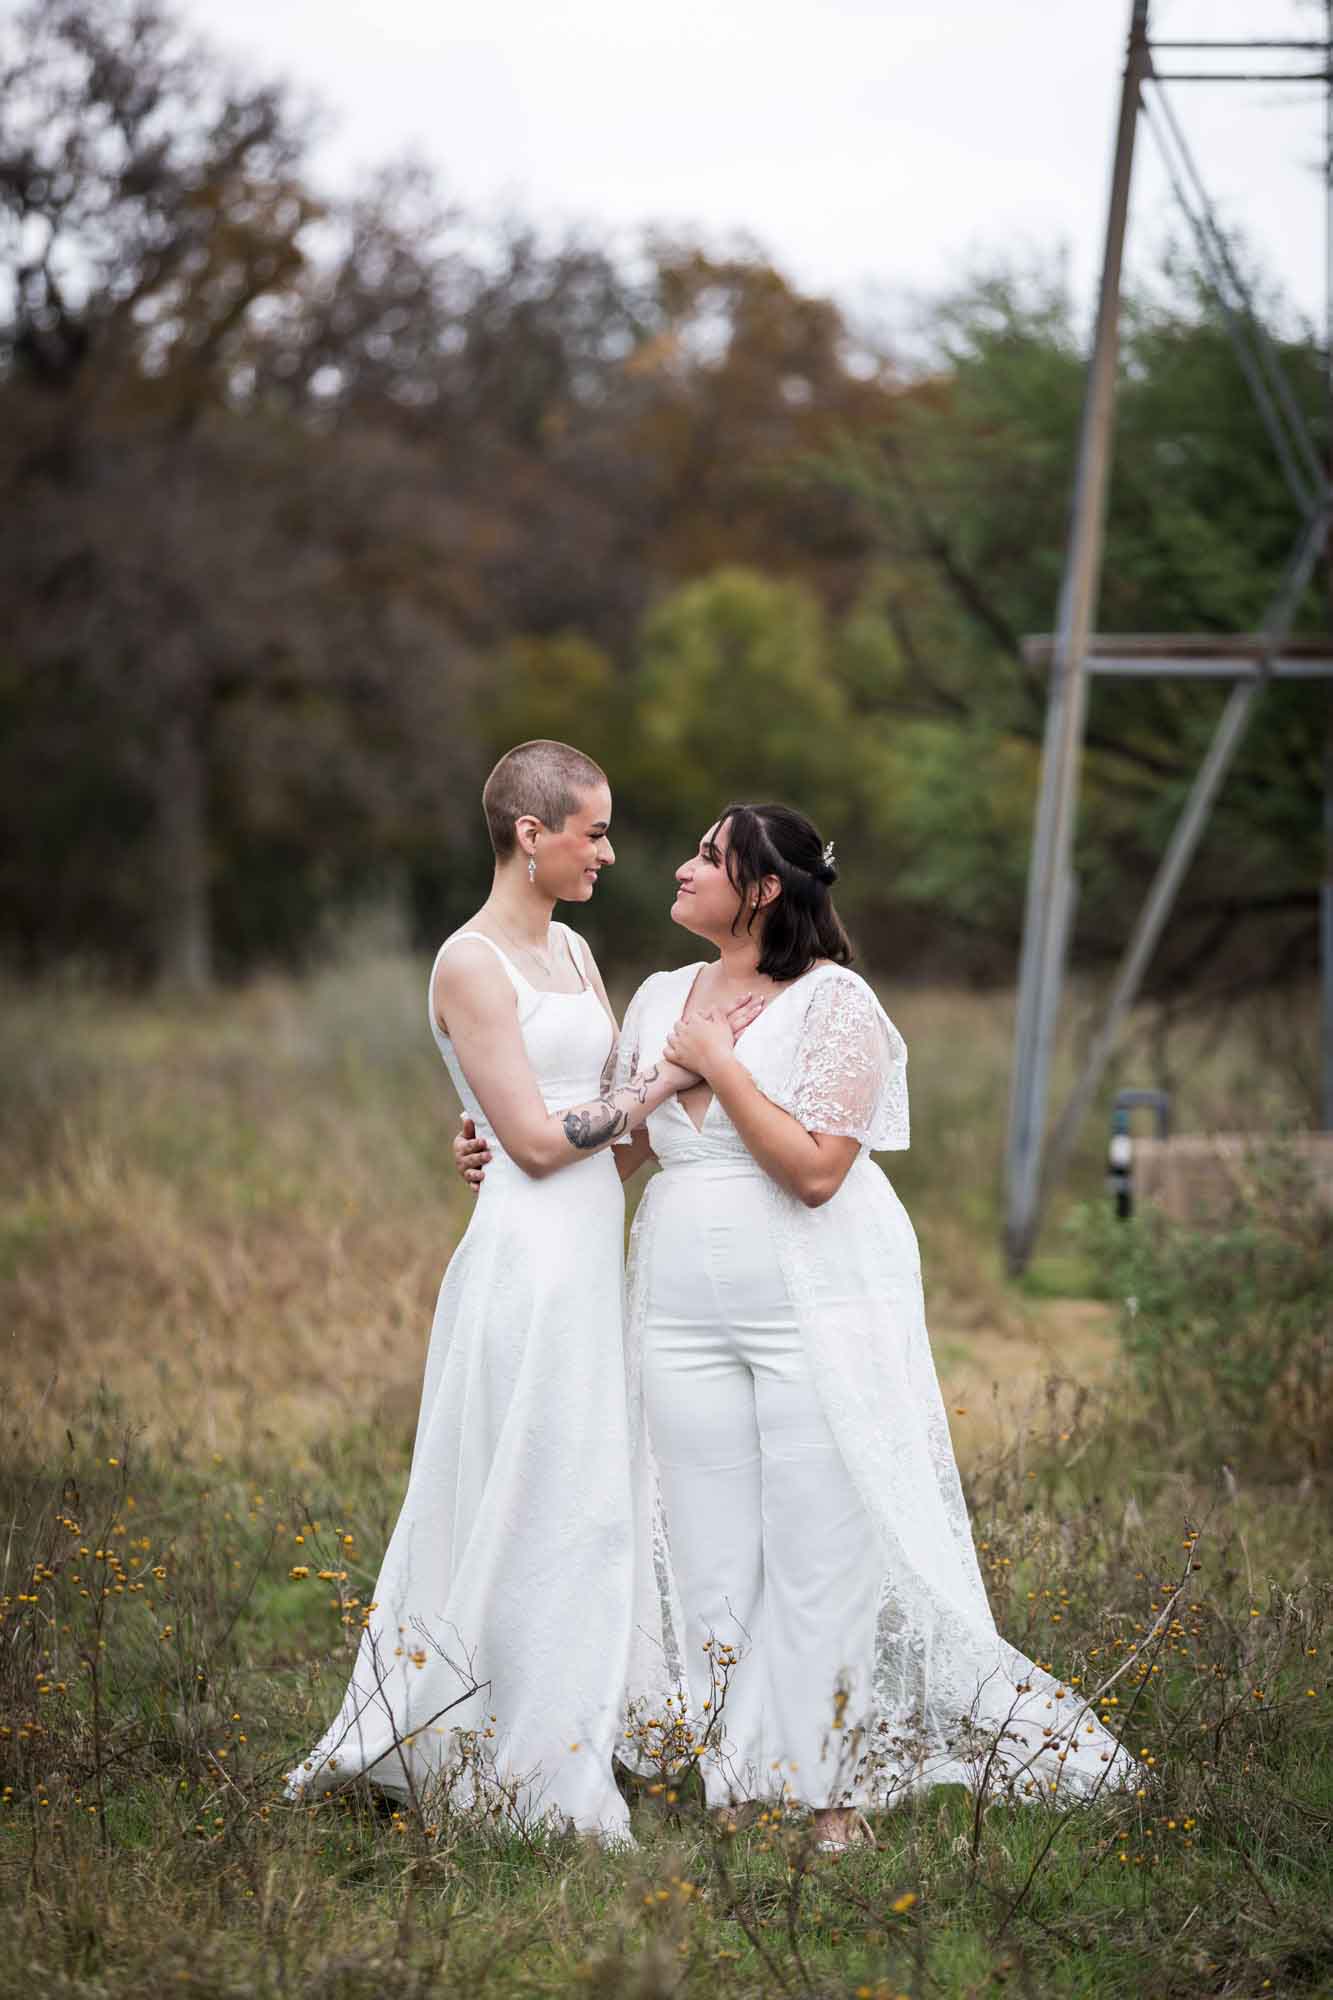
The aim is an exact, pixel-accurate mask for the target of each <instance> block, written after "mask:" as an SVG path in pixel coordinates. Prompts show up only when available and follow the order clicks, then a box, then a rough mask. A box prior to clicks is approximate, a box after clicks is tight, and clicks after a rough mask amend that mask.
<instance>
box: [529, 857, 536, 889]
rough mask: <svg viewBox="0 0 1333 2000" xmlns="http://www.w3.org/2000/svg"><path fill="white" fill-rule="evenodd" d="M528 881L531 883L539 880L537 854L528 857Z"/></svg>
mask: <svg viewBox="0 0 1333 2000" xmlns="http://www.w3.org/2000/svg"><path fill="white" fill-rule="evenodd" d="M528 880H529V882H535V881H536V880H537V857H536V855H535V854H530V855H529V856H528Z"/></svg>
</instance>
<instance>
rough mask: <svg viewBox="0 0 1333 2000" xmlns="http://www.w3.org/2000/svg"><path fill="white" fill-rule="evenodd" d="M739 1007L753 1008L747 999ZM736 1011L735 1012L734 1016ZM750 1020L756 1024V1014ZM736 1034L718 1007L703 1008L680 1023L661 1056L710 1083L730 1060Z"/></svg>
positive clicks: (668, 1039) (674, 1029) (751, 1015)
mask: <svg viewBox="0 0 1333 2000" xmlns="http://www.w3.org/2000/svg"><path fill="white" fill-rule="evenodd" d="M740 1004H741V1008H748V1007H750V1005H751V1003H750V1002H749V1000H748V999H747V1000H745V1001H742V1002H741V1003H740ZM762 1004H763V1003H762V1002H760V1005H762ZM737 1011H739V1010H738V1009H733V1012H737ZM748 1018H749V1019H751V1020H753V1018H754V1014H753V1012H750V1014H749V1016H748ZM736 1032H737V1031H734V1030H733V1028H732V1023H731V1017H730V1015H727V1014H722V1013H720V1012H719V1011H718V1010H717V1009H716V1008H715V1007H704V1008H701V1009H700V1010H699V1012H698V1013H697V1014H690V1015H688V1016H687V1017H686V1018H685V1019H683V1020H680V1021H677V1023H676V1025H675V1027H674V1028H673V1029H672V1030H671V1033H670V1034H669V1035H668V1036H667V1039H666V1046H665V1048H664V1049H663V1050H662V1054H663V1055H664V1056H665V1057H666V1059H667V1061H668V1062H669V1063H675V1065H676V1067H677V1068H678V1069H685V1070H692V1071H693V1073H694V1075H695V1076H697V1077H699V1078H700V1079H701V1080H702V1081H703V1082H705V1083H711V1081H712V1077H713V1071H714V1070H715V1069H717V1068H718V1067H719V1066H720V1065H721V1064H722V1063H724V1062H727V1061H729V1059H730V1057H731V1052H732V1050H733V1049H734V1048H735V1046H736Z"/></svg>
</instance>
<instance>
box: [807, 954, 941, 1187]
mask: <svg viewBox="0 0 1333 2000" xmlns="http://www.w3.org/2000/svg"><path fill="white" fill-rule="evenodd" d="M781 1103H782V1108H783V1110H784V1111H789V1112H790V1113H791V1115H792V1117H793V1118H796V1119H798V1120H799V1122H800V1123H801V1124H802V1125H804V1127H805V1129H806V1131H807V1132H825V1133H827V1134H829V1136H830V1137H834V1138H840V1139H858V1140H859V1141H860V1142H861V1144H862V1145H863V1146H867V1147H869V1149H870V1151H871V1152H872V1153H895V1152H905V1151H906V1149H907V1146H908V1144H909V1143H910V1140H909V1130H908V1116H907V1044H906V1043H905V1042H904V1040H903V1038H902V1036H901V1035H900V1034H899V1033H898V1030H897V1029H896V1028H895V1027H894V1025H893V1023H892V1021H891V1020H890V1019H889V1017H888V1015H887V1014H886V1013H885V1012H884V1009H883V1008H882V1007H881V1006H880V1004H879V1002H878V1000H876V998H875V996H874V994H873V993H872V992H871V990H870V988H869V987H868V986H867V985H866V983H865V981H864V980H863V979H860V978H858V977H857V976H856V974H855V973H833V974H831V975H830V976H829V977H827V978H825V979H821V980H820V982H819V984H818V985H817V987H816V988H815V991H814V993H813V994H812V995H811V997H810V1004H809V1006H808V1007H807V1008H806V1012H805V1020H804V1022H803V1024H802V1029H801V1036H800V1040H799V1042H798V1043H797V1048H796V1055H795V1058H794V1060H793V1063H792V1070H791V1076H790V1078H789V1079H788V1082H787V1087H786V1089H785V1090H784V1091H783V1092H782V1095H781Z"/></svg>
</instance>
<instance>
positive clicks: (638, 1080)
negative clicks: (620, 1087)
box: [625, 1063, 662, 1104]
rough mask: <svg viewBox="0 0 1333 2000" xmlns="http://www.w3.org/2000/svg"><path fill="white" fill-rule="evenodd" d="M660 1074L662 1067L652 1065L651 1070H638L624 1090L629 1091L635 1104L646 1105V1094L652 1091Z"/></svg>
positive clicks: (657, 1064) (655, 1064)
mask: <svg viewBox="0 0 1333 2000" xmlns="http://www.w3.org/2000/svg"><path fill="white" fill-rule="evenodd" d="M661 1074H662V1065H661V1064H660V1063H654V1064H653V1066H652V1068H651V1069H645V1070H640V1072H639V1074H638V1075H637V1076H632V1077H631V1078H630V1080H629V1082H628V1083H627V1084H626V1085H625V1089H626V1090H627V1091H629V1093H630V1095H631V1096H632V1097H633V1098H634V1099H635V1100H636V1102H638V1103H639V1104H646V1103H647V1102H648V1092H649V1091H650V1090H651V1089H652V1087H653V1085H654V1084H655V1083H656V1082H657V1079H658V1077H659V1076H660V1075H661Z"/></svg>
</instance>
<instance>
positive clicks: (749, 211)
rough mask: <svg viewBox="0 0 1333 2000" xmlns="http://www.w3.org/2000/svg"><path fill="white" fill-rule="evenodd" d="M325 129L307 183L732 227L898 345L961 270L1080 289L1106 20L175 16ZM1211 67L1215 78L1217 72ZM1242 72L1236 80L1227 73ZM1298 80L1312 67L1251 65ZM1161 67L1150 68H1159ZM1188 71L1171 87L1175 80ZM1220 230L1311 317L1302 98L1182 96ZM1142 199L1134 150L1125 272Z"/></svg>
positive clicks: (1199, 21) (1102, 180)
mask: <svg viewBox="0 0 1333 2000" xmlns="http://www.w3.org/2000/svg"><path fill="white" fill-rule="evenodd" d="M184 11H185V13H186V15H187V17H188V18H190V19H192V20H193V21H194V22H195V23H196V24H197V25H198V26H199V27H200V28H201V29H203V30H204V31H205V33H207V34H208V35H209V36H210V37H211V39H212V40H213V41H214V42H215V43H216V44H217V45H218V46H220V47H221V48H224V49H227V50H230V51H233V52H235V53H236V54H238V55H240V56H241V57H243V58H244V60H245V63H246V66H247V67H248V68H249V69H251V70H252V71H253V70H258V71H261V72H274V71H276V72H278V73H280V74H283V75H285V76H287V77H288V78H290V79H291V80H292V81H294V82H295V83H297V84H298V85H299V86H302V87H304V88H305V89H306V90H308V91H309V92H311V93H313V94H314V95H315V96H316V97H317V98H318V99H319V100H320V101H321V102H322V103H323V104H324V105H325V106H326V107H327V108H328V111H329V113H330V114H331V117H330V122H329V126H328V131H327V136H326V138H325V139H324V141H323V143H322V146H321V149H320V153H319V167H320V171H321V172H322V174H323V175H324V176H325V178H326V181H327V182H328V183H329V184H331V185H341V186H346V185H348V184H349V183H350V182H351V181H352V180H353V179H354V177H355V176H356V175H357V173H358V172H360V171H361V170H363V169H365V168H366V167H368V166H370V165H373V164H375V163H378V162H380V161H383V160H385V159H389V158H393V157H398V156H401V155H402V154H403V153H404V152H405V151H409V150H410V151H414V152H416V153H418V154H421V155H423V156H425V157H426V158H427V159H429V160H430V161H432V162H433V163H434V164H435V165H436V167H437V168H438V169H439V171H440V174H441V177H442V180H443V183H444V185H445V187H446V189H447V190H449V191H450V192H452V193H453V194H454V195H455V196H456V197H457V198H458V199H459V200H461V201H463V202H464V203H466V204H468V205H470V206H472V207H474V208H479V209H481V210H483V211H487V212H493V211H498V210H499V209H501V208H503V207H505V206H506V205H508V206H511V207H513V208H515V209H517V210H519V211H521V212H522V213H524V214H527V215H530V216H532V217H534V218H537V219H540V220H544V221H546V222H551V223H559V222H578V223H581V224H584V225H589V226H591V227H593V228H594V229H597V230H598V231H605V232H607V233H608V234H612V235H615V236H617V237H619V236H621V235H622V234H625V233H630V232H632V231H633V230H634V228H635V227H636V226H637V225H640V224H643V223H647V222H659V223H667V224H681V225H684V226H686V227H694V228H696V229H700V230H702V231H704V232H706V233H707V234H708V235H709V237H710V238H714V239H716V238H721V237H724V236H725V235H726V234H727V233H728V232H732V231H737V230H741V231H746V232H749V233H750V234H752V235H753V236H755V237H756V238H758V239H759V241H760V242H761V243H762V244H763V245H764V247H765V248H766V249H767V250H768V252H769V254H770V255H772V256H773V257H774V258H775V259H776V260H777V262H778V263H779V264H780V265H782V266H783V268H785V269H786V270H788V271H789V272H790V273H791V274H792V275H793V276H794V277H795V278H796V279H797V280H798V281H799V282H800V283H802V284H804V285H806V286H808V287H812V288H818V289H821V290H827V291H830V292H832V293H833V294H835V295H836V296H837V297H839V298H840V299H841V300H842V301H843V302H844V303H845V304H847V305H848V306H849V307H851V308H852V309H853V311H861V310H864V309H865V307H866V306H867V304H868V303H870V302H874V303H875V304H876V306H877V308H878V310H879V312H880V313H881V314H882V315H883V316H884V317H885V318H886V319H887V321H888V323H889V324H890V325H893V324H900V325H903V324H906V323H907V321H908V319H909V317H910V303H909V301H910V297H911V295H912V294H914V293H923V292H925V293H928V292H930V291H931V290H933V289H937V288H940V287H942V286H945V285H947V284H949V283H950V282H951V281H953V280H954V279H956V278H957V277H958V276H959V275H960V273H961V272H962V271H963V270H964V269H965V268H966V267H967V265H968V263H969V261H971V262H973V263H978V262H984V261H986V260H987V259H989V258H992V257H994V256H996V255H1006V256H1010V257H1026V256H1029V255H1031V254H1032V253H1039V254H1041V253H1045V252H1047V251H1048V250H1050V249H1051V248H1053V247H1058V246H1065V247H1066V248H1067V250H1068V253H1069V257H1070V263H1071V271H1072V275H1073V278H1074V282H1075V285H1076V288H1077V293H1078V296H1079V298H1080V300H1081V301H1082V302H1084V303H1086V302H1087V301H1088V300H1090V298H1091V295H1092V288H1093V284H1094V281H1095V273H1096V270H1097V267H1098V263H1099V260H1100V248H1101V235H1102V230H1103V227H1104V220H1105V207H1106V184H1107V177H1108V173H1109V166H1110V145H1111V137H1112V127H1113V123H1114V118H1115V111H1116V105H1117V101H1118V92H1119V78H1120V69H1121V65H1122V57H1123V45H1124V39H1125V33H1126V29H1127V26H1128V21H1129V0H933V3H932V0H674V4H671V5H663V4H661V0H654V4H651V5H650V4H648V3H647V0H556V4H552V0H467V4H464V0H228V4H227V6H226V7H225V8H219V7H218V6H217V5H216V4H215V0H184ZM1323 24H1324V9H1323V5H1322V4H1321V0H1154V5H1153V9H1152V32H1153V34H1154V35H1155V36H1156V37H1158V38H1165V37H1187V36H1191V35H1195V36H1197V35H1202V34H1211V35H1214V36H1243V35H1256V34H1262V35H1269V36H1282V35H1302V36H1305V37H1313V36H1315V35H1317V34H1319V33H1320V32H1321V31H1322V28H1323ZM1214 60H1217V59H1214ZM1235 60H1239V59H1235ZM1267 60H1268V61H1269V62H1274V61H1294V62H1296V63H1297V64H1298V66H1300V67H1302V68H1305V67H1309V66H1311V63H1310V59H1307V60H1306V61H1301V60H1300V59H1290V58H1269V59H1267ZM1162 61H1163V65H1165V61H1166V58H1162ZM1191 66H1194V65H1193V64H1192V65H1191ZM1175 99H1176V106H1177V110H1178V111H1179V113H1180V114H1181V116H1182V118H1183V121H1184V123H1185V125H1186V129H1187V132H1188V135H1189V137H1190V139H1191V141H1192V143H1193V145H1194V147H1195V151H1196V156H1197V158H1198V160H1199V163H1200V165H1201V167H1202V170H1203V172H1204V176H1205V179H1206V180H1207V182H1208V184H1209V187H1210V190H1211V192H1212V193H1213V195H1214V197H1215V199H1216V200H1217V202H1218V204H1219V206H1220V208H1221V212H1222V214H1223V216H1224V218H1225V219H1226V220H1228V221H1229V222H1232V223H1235V224H1238V225H1240V226H1241V227H1242V228H1243V229H1244V230H1245V232H1246V234H1247V236H1248V238H1249V240H1250V242H1251V245H1252V246H1253V247H1254V249H1255V250H1257V251H1258V252H1259V253H1260V255H1261V257H1262V260H1263V263H1264V266H1265V268H1266V272H1267V275H1268V276H1269V277H1270V278H1271V279H1273V280H1275V281H1277V282H1278V283H1279V284H1280V285H1281V286H1282V287H1283V289H1284V290H1285V291H1286V293H1287V295H1288V297H1289V299H1290V300H1291V301H1292V303H1293V304H1294V305H1295V306H1296V307H1297V308H1298V309H1300V310H1301V311H1303V312H1304V313H1306V314H1307V315H1309V316H1310V317H1312V318H1316V319H1318V320H1319V321H1321V322H1322V317H1323V298H1324V287H1325V274H1324V267H1325V251H1324V236H1325V229H1324V215H1323V198H1322V189H1321V186H1320V183H1319V181H1318V179H1317V169H1318V165H1319V162H1320V158H1321V154H1322V147H1323V102H1322V99H1323V93H1322V90H1321V88H1320V87H1319V86H1318V85H1304V86H1285V87H1271V88H1268V87H1262V86H1255V87H1242V86H1239V85H1232V86H1212V85H1207V86H1200V85H1189V86H1184V85H1182V86H1180V87H1179V88H1178V89H1177V91H1176V93H1175ZM1166 214H1167V199H1166V196H1165V193H1164V184H1163V180H1162V176H1161V173H1160V169H1159V168H1158V166H1157V162H1156V158H1155V155H1154V153H1153V151H1152V147H1151V144H1150V142H1149V138H1148V135H1147V133H1146V132H1145V133H1141V135H1140V152H1139V156H1138V164H1137V167H1136V188H1135V202H1134V208H1133V213H1132V217H1131V238H1130V254H1131V260H1132V262H1137V263H1139V264H1140V265H1142V264H1143V263H1144V262H1145V260H1148V259H1150V258H1151V255H1152V251H1153V248H1154V246H1155V245H1156V244H1157V243H1158V242H1159V241H1160V239H1161V233H1162V227H1163V222H1164V218H1165V216H1166Z"/></svg>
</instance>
